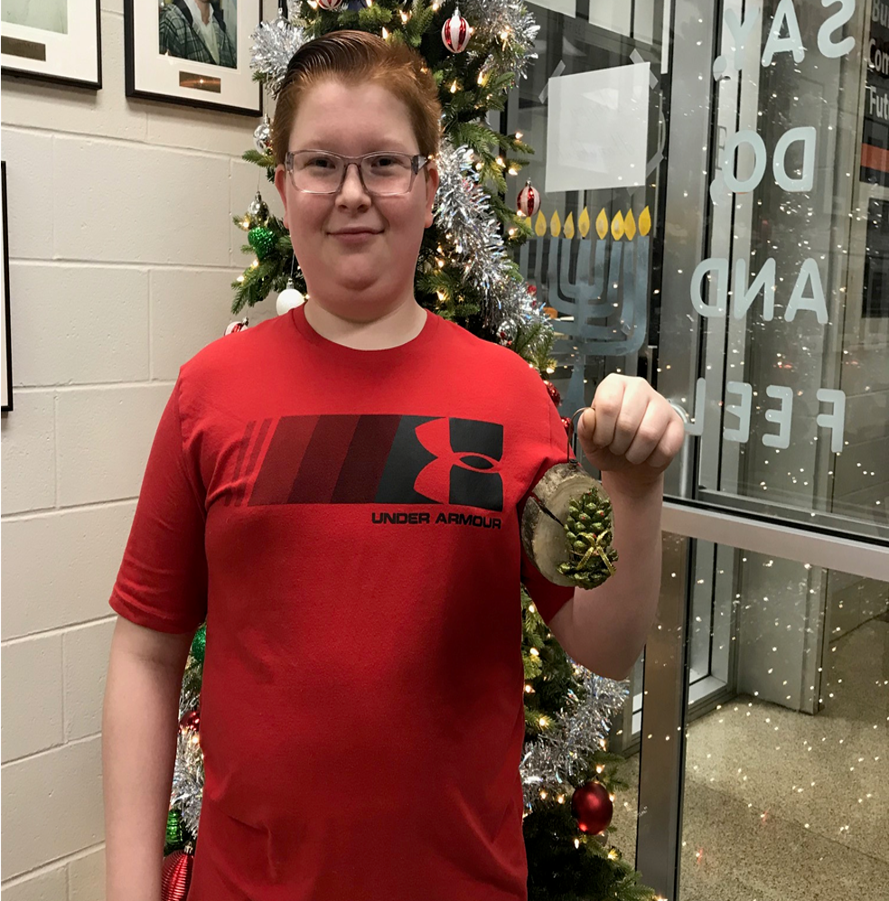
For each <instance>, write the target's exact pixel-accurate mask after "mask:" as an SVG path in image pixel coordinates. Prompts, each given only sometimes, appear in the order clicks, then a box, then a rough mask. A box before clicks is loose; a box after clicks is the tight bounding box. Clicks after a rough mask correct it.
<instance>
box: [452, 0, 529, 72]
mask: <svg viewBox="0 0 889 901" xmlns="http://www.w3.org/2000/svg"><path fill="white" fill-rule="evenodd" d="M460 7H461V11H462V12H463V14H464V15H465V16H466V18H467V20H468V21H469V24H470V25H471V26H472V27H473V29H475V31H476V33H479V32H481V35H482V36H483V37H485V38H487V41H486V42H485V43H488V42H491V43H493V44H494V46H495V49H494V51H493V52H490V53H489V52H486V53H485V56H486V61H485V65H484V67H483V68H482V73H483V74H485V75H499V74H501V73H506V72H509V71H512V72H513V73H514V74H515V77H516V80H518V79H519V78H525V77H526V76H525V69H526V68H527V67H528V64H529V63H530V62H531V60H534V59H537V54H536V53H535V52H534V41H535V40H536V38H537V33H538V32H539V31H540V26H539V25H538V24H537V23H536V22H535V20H534V16H532V15H531V13H529V12H528V9H527V8H526V6H525V4H524V3H523V2H522V0H462V2H461V4H460Z"/></svg>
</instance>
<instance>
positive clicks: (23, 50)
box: [0, 0, 102, 90]
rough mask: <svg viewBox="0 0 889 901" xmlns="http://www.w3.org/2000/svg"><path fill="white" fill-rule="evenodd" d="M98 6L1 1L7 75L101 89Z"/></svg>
mask: <svg viewBox="0 0 889 901" xmlns="http://www.w3.org/2000/svg"><path fill="white" fill-rule="evenodd" d="M99 3H100V0H3V2H2V5H0V57H2V60H0V61H2V67H3V73H4V74H5V75H6V74H8V75H22V76H27V77H30V78H38V79H41V80H44V81H53V82H59V83H62V84H74V85H79V86H82V87H87V88H95V89H96V90H98V89H99V88H101V87H102V41H101V30H100V28H101V26H100V8H99Z"/></svg>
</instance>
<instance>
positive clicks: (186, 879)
mask: <svg viewBox="0 0 889 901" xmlns="http://www.w3.org/2000/svg"><path fill="white" fill-rule="evenodd" d="M193 866H194V855H192V854H189V853H188V852H186V851H174V852H173V853H172V854H168V855H167V856H166V857H165V858H164V869H163V874H162V875H161V898H162V899H163V901H185V899H186V898H187V897H188V887H189V886H190V885H191V871H192V867H193Z"/></svg>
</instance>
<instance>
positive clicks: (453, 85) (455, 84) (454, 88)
mask: <svg viewBox="0 0 889 901" xmlns="http://www.w3.org/2000/svg"><path fill="white" fill-rule="evenodd" d="M451 93H452V94H456V93H457V82H456V81H455V82H454V83H453V84H452V85H451Z"/></svg>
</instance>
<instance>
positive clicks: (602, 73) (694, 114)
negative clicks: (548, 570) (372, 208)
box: [501, 0, 889, 901]
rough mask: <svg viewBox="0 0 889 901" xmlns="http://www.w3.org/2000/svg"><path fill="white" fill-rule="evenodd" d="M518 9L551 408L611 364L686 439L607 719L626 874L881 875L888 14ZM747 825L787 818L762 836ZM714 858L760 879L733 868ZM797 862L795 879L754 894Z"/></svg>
mask: <svg viewBox="0 0 889 901" xmlns="http://www.w3.org/2000/svg"><path fill="white" fill-rule="evenodd" d="M532 10H533V12H534V15H535V17H536V19H537V22H538V23H539V24H540V25H541V31H540V34H539V38H538V41H537V50H538V54H539V59H538V60H537V62H536V64H535V66H534V67H533V69H532V70H531V73H530V77H529V78H528V80H527V81H523V82H522V84H521V85H520V86H519V87H518V88H517V89H516V90H515V91H514V92H513V94H512V96H511V98H510V102H509V105H508V108H507V111H506V122H505V125H504V127H505V128H506V129H507V130H508V131H521V132H523V133H524V134H525V135H526V137H527V139H528V141H529V143H531V144H532V145H533V146H534V147H535V148H537V154H536V156H535V158H534V162H533V163H532V164H531V166H529V167H528V169H527V170H526V171H525V172H523V173H522V176H521V180H519V179H518V178H517V179H516V182H515V194H518V191H519V189H520V188H521V187H522V185H523V184H524V180H525V178H526V177H528V178H530V180H531V183H532V185H533V186H534V187H535V188H536V189H537V190H538V191H539V192H540V202H539V204H538V205H537V206H536V207H535V208H534V209H533V210H532V211H531V226H532V228H533V232H534V237H533V238H532V239H531V240H530V241H529V242H528V243H527V244H526V245H525V246H523V248H522V249H521V251H520V252H519V253H518V254H517V262H518V263H519V265H520V267H521V269H522V272H523V274H524V275H525V277H526V278H527V279H528V280H529V282H530V284H531V286H532V290H535V291H536V292H537V294H538V296H539V297H541V298H542V299H543V300H544V302H545V306H546V307H547V309H548V311H549V313H550V315H551V317H552V319H553V324H554V327H555V329H556V331H557V333H558V334H559V335H560V338H559V341H558V342H557V345H556V348H555V354H554V356H555V358H556V360H557V366H556V368H555V370H554V371H553V372H552V373H551V378H552V380H553V382H554V383H555V384H556V386H557V387H558V388H559V390H560V392H561V394H562V397H563V405H562V414H563V415H570V414H572V413H573V412H574V411H575V410H577V409H579V408H580V407H582V406H585V405H587V404H589V402H590V401H591V400H592V396H593V393H594V391H595V387H596V385H597V384H598V382H599V381H600V380H601V379H602V378H603V377H604V376H605V375H606V374H607V373H609V372H624V373H627V374H630V375H639V376H642V377H644V378H647V379H648V380H649V381H651V382H652V384H653V385H654V386H655V387H656V388H657V389H658V390H659V391H660V392H661V393H662V394H664V395H665V396H666V397H667V398H668V399H669V400H670V401H671V402H672V403H673V404H674V406H675V407H676V408H677V409H678V410H679V411H680V412H681V414H682V415H683V416H684V418H685V420H686V431H687V440H686V444H685V446H684V448H683V451H682V453H681V456H680V458H679V459H678V460H677V461H676V462H675V463H674V465H673V466H672V467H671V469H670V471H669V472H668V478H667V495H668V498H667V501H668V502H667V504H666V507H665V514H664V530H665V535H664V570H663V580H662V585H663V589H662V597H661V602H660V607H659V611H658V620H657V623H656V624H655V628H654V630H653V631H652V633H651V636H650V640H649V642H648V644H647V646H646V651H645V655H644V658H642V659H640V661H639V663H638V665H637V667H636V671H635V673H634V675H633V680H632V703H631V704H629V705H628V708H627V711H626V714H625V716H624V718H623V722H622V723H619V724H617V726H616V733H617V734H616V736H615V738H616V745H615V746H616V747H620V748H623V751H624V753H625V754H627V755H628V757H629V759H630V760H631V762H632V763H633V765H634V766H637V767H638V808H637V811H636V819H635V825H636V826H637V853H636V858H635V863H636V866H637V867H638V868H639V869H640V870H641V871H642V873H643V876H644V878H645V880H646V881H647V882H648V883H649V884H651V885H654V886H656V887H657V889H658V891H659V892H660V894H661V896H662V897H664V898H669V899H671V901H672V899H678V898H680V897H681V898H682V901H697V899H699V898H707V899H709V898H712V897H715V896H716V895H715V894H714V892H715V891H716V888H715V886H716V883H717V882H721V884H724V886H725V890H722V889H720V891H721V894H720V895H719V896H720V897H725V898H730V899H735V898H737V899H738V901H740V899H742V898H743V899H745V901H748V899H749V898H753V897H756V898H762V899H781V901H793V899H795V898H796V897H797V895H798V896H799V897H800V898H802V897H806V898H810V897H818V892H819V891H821V889H819V888H818V885H817V883H816V882H812V881H811V880H810V881H809V882H807V881H806V878H807V876H811V875H812V874H817V873H818V872H821V871H823V869H824V867H823V865H822V863H823V860H836V859H838V857H836V854H837V853H838V852H837V848H836V847H833V845H838V844H840V845H842V844H845V845H847V846H848V847H850V848H853V849H854V850H855V852H856V853H859V854H860V855H861V857H860V861H861V865H860V867H859V868H858V872H859V874H864V873H868V874H870V876H872V877H873V878H876V876H874V874H875V873H880V874H882V876H881V878H883V877H886V876H889V854H887V853H886V852H885V849H883V851H881V852H879V853H875V852H874V847H873V843H872V842H870V841H869V839H868V838H867V837H866V835H865V834H864V833H865V831H866V824H870V828H871V829H873V830H877V832H875V833H874V834H881V835H885V834H886V832H887V831H889V821H887V816H886V814H885V811H886V810H889V805H886V803H885V798H883V799H882V803H881V804H880V803H877V801H875V799H878V798H879V797H880V789H879V779H880V776H879V774H880V773H882V777H881V778H882V779H883V780H884V781H885V776H886V773H885V771H884V770H881V769H880V767H881V766H883V767H885V761H886V760H887V759H889V742H887V738H886V716H885V712H881V711H883V706H881V705H884V698H885V697H886V695H887V683H886V681H885V680H886V678H887V673H889V632H887V630H889V622H887V616H889V614H887V611H889V552H887V541H889V516H887V506H889V465H887V463H889V459H887V453H886V449H887V447H889V367H887V366H886V362H885V361H886V359H887V356H889V353H887V351H889V346H887V345H889V303H887V297H889V293H887V292H889V281H886V282H884V273H885V274H886V276H887V278H889V263H887V254H889V4H887V3H885V2H883V0H872V2H871V0H865V2H862V0H859V2H855V0H834V2H832V3H831V2H825V3H821V4H817V3H803V2H802V0H796V2H792V0H722V2H720V3H711V2H709V0H707V2H705V0H633V2H622V0H621V2H618V0H611V2H605V0H599V2H593V0H576V2H575V0H548V2H547V3H545V4H542V5H540V4H538V5H534V6H533V7H532ZM501 124H502V125H503V123H501ZM862 656H863V657H866V658H867V659H866V660H861V659H860V658H861V657H862ZM859 663H866V664H867V665H865V666H859ZM881 677H882V678H881ZM868 680H870V681H868ZM849 686H856V688H855V689H854V690H851V691H850V688H849ZM868 691H870V692H871V693H872V694H873V697H864V698H860V699H859V698H858V696H859V695H861V694H867V692H868ZM643 698H644V704H643ZM837 699H841V700H839V701H838V700H837ZM856 700H862V703H861V704H858V705H857V706H856V703H855V702H856ZM844 704H846V705H847V706H846V707H844V706H843V705H844ZM736 708H737V709H736ZM853 708H854V709H853ZM886 712H889V711H886ZM881 717H882V718H881ZM837 720H842V723H839V724H838V722H837ZM751 723H753V724H755V728H754V727H753V726H750V725H749V724H751ZM822 723H823V726H822V725H821V724H822ZM807 724H808V725H807ZM812 724H817V725H814V726H812ZM775 726H777V727H778V730H779V731H782V732H783V733H784V734H785V735H788V736H790V738H789V741H790V743H791V744H794V745H795V747H794V752H793V753H789V752H788V751H787V748H788V745H787V744H786V743H785V744H782V743H781V741H779V740H776V741H775V742H774V744H770V742H771V739H772V737H773V736H772V734H771V733H772V732H774V731H775V728H774V727H775ZM782 737H783V736H782ZM766 738H768V741H767V740H766ZM822 738H823V739H824V741H825V742H830V741H833V742H835V743H836V745H837V748H841V750H842V754H841V755H839V756H835V757H834V758H833V759H835V760H840V757H842V762H843V766H846V765H848V766H849V767H858V770H859V772H860V773H862V778H861V780H859V781H856V780H857V777H853V779H852V780H851V781H849V780H848V779H846V777H845V776H844V777H843V779H840V778H839V776H837V779H836V783H837V785H838V786H839V785H840V784H842V789H841V795H842V797H837V796H836V793H835V792H833V791H832V789H830V788H829V787H825V790H826V791H828V792H829V793H830V797H832V798H834V801H835V804H834V809H835V811H836V814H835V818H836V819H837V820H838V822H837V823H836V829H835V830H833V831H831V829H829V828H827V827H826V826H825V821H826V817H827V808H826V807H825V806H824V803H823V799H818V798H817V797H816V796H817V795H818V792H817V791H816V789H817V787H818V786H820V785H824V772H823V768H825V767H827V766H828V761H829V760H830V759H831V758H830V757H829V756H825V755H823V754H822V753H820V752H817V751H816V741H819V742H820V740H821V739H822ZM804 743H808V744H804ZM797 745H798V747H796V746H797ZM842 746H844V747H842ZM802 747H805V748H809V749H810V750H804V751H799V748H802ZM850 748H851V749H853V750H854V753H855V754H856V755H857V756H856V757H855V759H854V760H852V759H851V757H850V759H849V760H846V757H847V756H848V755H847V754H846V752H847V751H849V749H850ZM797 752H798V753H797ZM739 755H741V756H744V755H746V759H747V760H748V766H747V767H746V768H745V766H744V765H741V766H740V770H738V766H735V767H734V768H735V770H738V772H737V773H734V774H732V773H731V770H730V764H734V763H735V762H736V761H737V759H738V757H739ZM858 757H860V758H861V761H858ZM881 761H882V764H881ZM782 766H783V767H785V769H784V770H782ZM751 769H752V770H755V772H756V776H757V778H756V779H751V778H750V777H751ZM791 771H792V772H793V773H794V774H795V777H794V776H791V778H790V779H789V781H788V780H786V779H785V776H786V775H787V772H791ZM852 772H855V770H854V769H853V770H852ZM735 776H736V777H737V778H735ZM785 782H786V783H787V784H785ZM812 783H814V785H813V784H812ZM791 794H792V795H795V796H801V799H800V797H797V798H794V799H793V802H792V803H791V801H790V800H789V799H788V796H790V795H791ZM720 799H721V800H720ZM809 800H811V801H812V802H813V803H811V804H809V805H808V806H807V804H806V803H805V802H806V801H809ZM720 803H722V805H723V808H722V811H720ZM862 811H864V813H862ZM754 813H755V815H756V817H759V818H760V820H759V823H760V824H762V823H768V824H770V825H771V824H773V823H775V820H776V819H777V820H778V821H779V825H780V826H781V828H780V829H777V828H776V829H775V830H774V831H768V830H765V831H761V832H760V833H759V835H760V836H766V837H767V841H766V843H765V844H762V843H760V844H757V843H756V842H753V843H751V840H750V836H749V835H748V834H747V832H745V830H747V829H748V827H750V824H751V823H752V822H756V821H755V820H751V819H750V818H751V817H753V815H754ZM721 816H722V820H721V819H720V817H721ZM839 820H842V822H839ZM721 824H722V826H721ZM813 829H815V832H813V831H812V830H813ZM812 836H816V837H815V838H813V837H812ZM757 841H759V839H757ZM733 842H735V844H736V847H737V848H738V849H746V850H743V851H740V852H738V854H736V855H735V856H736V857H738V856H739V855H740V854H747V853H748V852H749V854H751V855H753V856H754V857H755V856H756V854H761V855H764V856H763V861H764V863H765V865H764V866H763V867H760V868H759V869H757V867H756V866H749V865H746V864H745V865H742V863H741V861H740V859H738V860H737V861H735V862H736V863H737V866H736V867H735V868H734V870H733V869H732V867H733V854H732V850H731V848H732V843H733ZM745 842H746V844H745ZM769 842H771V843H772V844H771V846H770V845H769ZM788 842H791V843H795V846H796V847H798V848H800V849H803V851H801V853H802V854H803V859H804V860H807V861H809V863H808V864H806V865H804V866H803V867H801V870H800V872H802V874H803V875H802V876H800V878H798V879H797V881H796V883H795V884H794V882H793V880H792V879H784V878H783V877H782V878H780V879H779V878H777V876H776V878H775V879H773V880H772V881H771V882H770V877H769V872H770V871H769V866H772V867H773V868H774V865H775V861H774V860H773V859H772V857H771V856H769V855H770V854H772V853H773V851H770V850H769V848H770V847H772V848H773V847H775V843H777V846H778V847H782V848H783V847H787V846H788V844H787V843H788ZM825 842H827V843H832V845H831V846H830V847H828V846H827V845H825V844H824V843H825ZM803 852H804V853H803ZM807 855H808V856H807ZM819 860H820V861H822V863H819ZM748 863H749V861H748ZM819 868H820V869H819ZM846 871H849V873H847V876H848V880H847V881H846V882H844V885H846V886H847V887H849V886H857V885H858V883H857V882H855V878H857V877H855V878H853V876H852V875H849V874H850V873H851V870H850V868H849V867H846V868H845V869H844V873H845V872H846ZM681 872H682V873H683V874H684V875H683V876H682V878H680V874H681ZM784 875H786V873H785V874H784ZM813 878H814V877H813ZM877 881H878V882H879V880H877ZM884 881H885V878H884ZM862 885H863V883H862ZM862 892H863V893H864V894H862V896H865V894H866V891H865V889H864V888H862ZM852 894H854V892H852ZM824 897H828V895H824Z"/></svg>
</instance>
